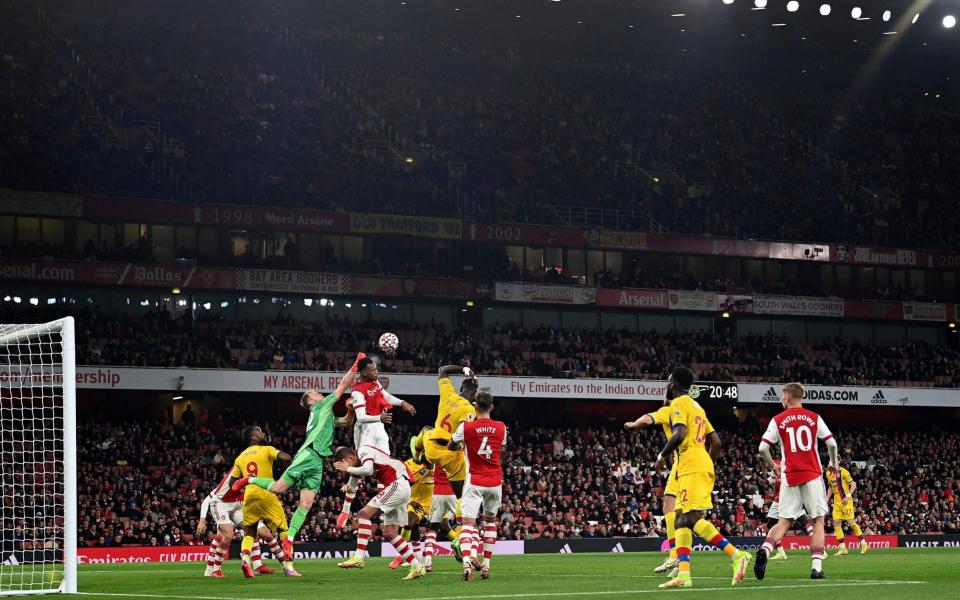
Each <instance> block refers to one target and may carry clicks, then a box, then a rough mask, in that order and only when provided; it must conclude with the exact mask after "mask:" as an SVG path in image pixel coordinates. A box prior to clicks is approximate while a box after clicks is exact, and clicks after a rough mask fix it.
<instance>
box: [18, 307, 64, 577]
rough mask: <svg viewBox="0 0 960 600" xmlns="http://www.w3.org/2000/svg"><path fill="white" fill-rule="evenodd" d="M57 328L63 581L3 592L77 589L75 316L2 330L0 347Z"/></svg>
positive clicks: (50, 331) (53, 330) (52, 331)
mask: <svg viewBox="0 0 960 600" xmlns="http://www.w3.org/2000/svg"><path fill="white" fill-rule="evenodd" d="M54 332H56V333H59V334H60V338H61V351H62V353H61V356H60V363H61V369H62V373H63V382H62V384H61V386H60V387H61V388H62V396H63V408H62V410H63V581H62V582H61V583H60V586H59V588H51V589H47V590H9V591H0V596H10V595H16V596H21V595H37V594H56V593H67V594H75V593H76V592H77V533H78V532H77V376H76V373H77V366H76V343H75V339H74V321H73V317H65V318H63V319H58V320H56V321H50V322H49V323H40V324H35V325H32V324H24V325H22V326H21V328H20V329H15V330H13V331H10V332H5V333H0V347H2V346H6V345H9V344H12V343H17V342H23V341H28V340H31V339H35V338H37V337H38V336H41V335H44V334H49V333H54Z"/></svg>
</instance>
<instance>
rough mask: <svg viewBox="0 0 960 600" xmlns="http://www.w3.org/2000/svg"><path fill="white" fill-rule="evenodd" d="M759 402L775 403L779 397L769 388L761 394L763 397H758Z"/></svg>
mask: <svg viewBox="0 0 960 600" xmlns="http://www.w3.org/2000/svg"><path fill="white" fill-rule="evenodd" d="M760 400H762V401H764V402H777V401H778V400H780V396H778V395H777V391H776V390H775V389H773V388H769V389H767V391H765V392H764V393H763V396H761V397H760Z"/></svg>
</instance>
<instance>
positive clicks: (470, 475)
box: [447, 390, 507, 581]
mask: <svg viewBox="0 0 960 600" xmlns="http://www.w3.org/2000/svg"><path fill="white" fill-rule="evenodd" d="M473 405H474V406H475V407H476V408H477V418H476V419H474V420H473V421H464V422H463V423H460V426H459V427H457V430H456V431H455V432H454V433H453V437H452V438H451V439H450V443H449V444H448V445H447V448H449V449H450V450H457V449H459V448H460V446H461V445H463V447H464V448H465V450H466V452H465V454H466V459H467V481H466V485H465V486H464V487H463V498H462V499H461V501H460V513H461V514H462V515H463V527H462V528H461V529H460V549H461V551H462V552H463V580H464V581H473V568H474V560H475V559H476V556H477V555H478V554H479V548H476V549H474V548H473V540H474V538H476V537H477V534H478V532H477V515H478V514H480V513H481V511H482V513H483V521H484V523H483V563H482V565H481V566H480V579H487V578H488V577H490V557H491V556H492V555H493V548H494V546H495V545H496V543H497V511H499V510H500V504H501V499H502V497H503V467H502V466H501V465H500V449H501V448H503V446H504V445H506V443H507V426H506V425H504V424H503V422H502V421H494V420H493V419H491V418H490V413H492V412H493V394H491V393H490V392H488V391H486V390H480V391H478V392H477V394H476V396H474V398H473ZM478 545H479V544H478ZM471 559H473V560H471Z"/></svg>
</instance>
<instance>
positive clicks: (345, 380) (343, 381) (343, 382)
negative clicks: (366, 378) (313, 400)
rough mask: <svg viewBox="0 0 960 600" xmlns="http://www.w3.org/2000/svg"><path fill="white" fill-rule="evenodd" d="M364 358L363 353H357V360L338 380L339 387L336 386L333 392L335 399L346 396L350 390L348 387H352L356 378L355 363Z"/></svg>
mask: <svg viewBox="0 0 960 600" xmlns="http://www.w3.org/2000/svg"><path fill="white" fill-rule="evenodd" d="M366 357H367V355H366V354H365V353H363V352H360V353H358V354H357V359H356V360H355V361H353V366H352V367H350V369H348V370H347V372H346V373H344V374H343V377H341V378H340V385H338V386H337V390H336V391H335V392H334V394H336V395H337V398H340V397H341V396H343V395H344V394H346V393H347V390H349V389H350V386H352V385H353V380H354V379H355V378H356V376H357V363H358V362H360V360H361V359H363V358H366Z"/></svg>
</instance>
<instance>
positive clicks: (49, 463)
mask: <svg viewBox="0 0 960 600" xmlns="http://www.w3.org/2000/svg"><path fill="white" fill-rule="evenodd" d="M76 381H77V378H76V357H75V345H74V322H73V318H72V317H66V318H63V319H59V320H56V321H51V322H49V323H34V324H0V596H6V595H27V594H51V593H75V592H76V591H77V437H76V436H77V415H76V411H77V397H76Z"/></svg>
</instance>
